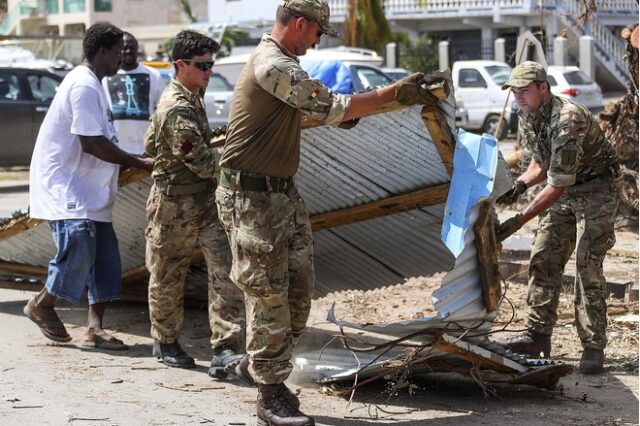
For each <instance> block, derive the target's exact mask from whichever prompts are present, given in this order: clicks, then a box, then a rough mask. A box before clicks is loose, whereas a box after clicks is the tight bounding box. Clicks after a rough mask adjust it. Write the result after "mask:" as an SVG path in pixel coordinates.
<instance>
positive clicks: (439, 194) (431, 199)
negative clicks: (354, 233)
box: [310, 183, 449, 231]
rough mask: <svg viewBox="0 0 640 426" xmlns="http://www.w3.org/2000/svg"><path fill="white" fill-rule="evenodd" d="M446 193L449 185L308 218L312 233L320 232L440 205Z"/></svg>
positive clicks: (445, 197)
mask: <svg viewBox="0 0 640 426" xmlns="http://www.w3.org/2000/svg"><path fill="white" fill-rule="evenodd" d="M448 193H449V184H448V183H445V184H442V185H438V186H434V187H431V188H426V189H421V190H419V191H414V192H409V193H407V194H402V195H397V196H393V197H389V198H385V199H383V200H377V201H373V202H371V203H367V204H362V205H359V206H354V207H348V208H346V209H341V210H334V211H331V212H327V213H321V214H317V215H315V216H311V218H310V220H311V228H312V229H313V230H314V231H320V230H322V229H327V228H334V227H336V226H341V225H347V224H349V223H354V222H360V221H362V220H367V219H373V218H376V217H382V216H387V215H390V214H395V213H400V212H405V211H408V210H413V209H417V208H419V207H425V206H433V205H436V204H441V203H444V202H445V201H446V200H447V194H448Z"/></svg>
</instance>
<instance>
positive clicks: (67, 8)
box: [64, 0, 84, 13]
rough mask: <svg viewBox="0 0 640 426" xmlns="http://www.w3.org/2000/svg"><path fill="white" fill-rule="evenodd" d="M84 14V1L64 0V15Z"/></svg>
mask: <svg viewBox="0 0 640 426" xmlns="http://www.w3.org/2000/svg"><path fill="white" fill-rule="evenodd" d="M76 12H84V0H64V13H76Z"/></svg>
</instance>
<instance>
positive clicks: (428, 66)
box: [398, 35, 438, 73]
mask: <svg viewBox="0 0 640 426" xmlns="http://www.w3.org/2000/svg"><path fill="white" fill-rule="evenodd" d="M398 44H399V45H400V44H401V42H398ZM399 48H400V61H399V62H400V67H402V68H406V69H408V70H410V71H412V72H419V71H420V72H424V73H430V72H433V71H435V70H437V69H438V46H437V44H435V43H433V42H432V41H431V39H430V38H429V37H427V36H426V35H423V36H421V37H420V38H419V39H418V40H416V41H415V42H414V43H409V44H408V45H406V44H405V45H404V46H399Z"/></svg>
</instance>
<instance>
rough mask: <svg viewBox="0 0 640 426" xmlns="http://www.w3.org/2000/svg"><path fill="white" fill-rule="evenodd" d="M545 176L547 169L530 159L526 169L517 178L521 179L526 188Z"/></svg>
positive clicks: (540, 180) (542, 179)
mask: <svg viewBox="0 0 640 426" xmlns="http://www.w3.org/2000/svg"><path fill="white" fill-rule="evenodd" d="M546 178H547V171H546V170H545V168H544V167H543V165H542V164H541V163H539V162H538V161H535V160H531V163H529V167H528V168H527V171H525V172H524V173H523V174H522V175H521V176H520V177H519V178H518V179H519V180H521V181H523V182H524V183H525V184H526V185H527V188H531V187H532V186H533V185H535V184H537V183H540V182H542V181H544V180H545V179H546Z"/></svg>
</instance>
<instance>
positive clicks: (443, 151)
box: [422, 105, 456, 176]
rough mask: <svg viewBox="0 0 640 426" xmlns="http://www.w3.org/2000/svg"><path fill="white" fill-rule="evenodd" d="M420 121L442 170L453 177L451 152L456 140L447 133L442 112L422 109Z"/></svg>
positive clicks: (431, 107)
mask: <svg viewBox="0 0 640 426" xmlns="http://www.w3.org/2000/svg"><path fill="white" fill-rule="evenodd" d="M422 120H423V121H424V124H425V126H426V127H427V130H428V131H429V134H430V135H431V141H432V142H433V144H434V145H435V147H436V149H437V150H438V154H439V155H440V158H441V159H442V163H443V164H444V168H445V169H446V170H447V173H448V174H449V176H451V175H453V151H454V150H455V146H456V139H455V137H454V136H453V135H452V134H451V132H450V131H449V126H448V124H447V120H446V119H445V117H444V115H443V114H442V112H440V111H439V110H438V109H437V108H436V107H435V106H430V105H427V106H425V107H424V108H422Z"/></svg>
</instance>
